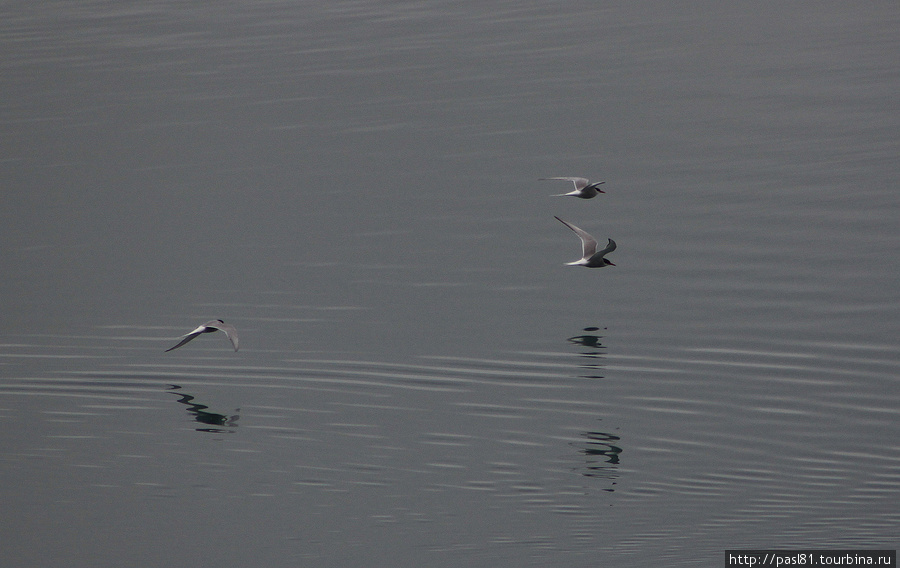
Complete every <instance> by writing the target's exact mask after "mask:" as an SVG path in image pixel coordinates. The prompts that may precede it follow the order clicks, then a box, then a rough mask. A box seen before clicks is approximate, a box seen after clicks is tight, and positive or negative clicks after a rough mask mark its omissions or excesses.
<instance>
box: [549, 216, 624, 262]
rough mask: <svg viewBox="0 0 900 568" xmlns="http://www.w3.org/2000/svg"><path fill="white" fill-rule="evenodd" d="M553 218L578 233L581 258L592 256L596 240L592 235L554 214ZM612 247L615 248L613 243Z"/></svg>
mask: <svg viewBox="0 0 900 568" xmlns="http://www.w3.org/2000/svg"><path fill="white" fill-rule="evenodd" d="M554 218H555V219H556V220H557V221H559V222H560V223H562V224H563V225H565V226H566V227H568V228H570V229H572V231H574V232H575V234H576V235H578V237H579V238H581V247H582V258H590V257H592V256H594V253H595V252H597V240H596V239H595V238H594V237H592V236H590V235H589V234H587V233H586V232H585V231H582V230H581V229H579V228H578V227H576V226H575V225H572V224H571V223H566V222H565V221H563V220H562V219H560V218H559V217H556V216H555V215H554ZM613 248H615V245H614V246H613Z"/></svg>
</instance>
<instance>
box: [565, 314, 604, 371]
mask: <svg viewBox="0 0 900 568" xmlns="http://www.w3.org/2000/svg"><path fill="white" fill-rule="evenodd" d="M603 329H606V328H603ZM584 331H585V332H587V333H585V334H583V335H576V336H574V337H570V338H569V339H567V341H568V342H569V343H574V344H575V345H580V346H581V347H584V348H586V349H587V350H586V351H582V353H581V356H582V357H584V358H587V359H591V360H592V361H591V362H590V363H586V364H584V365H582V367H583V368H585V369H591V370H593V371H596V372H597V373H598V374H590V375H582V376H583V377H584V378H586V379H602V378H603V375H601V374H599V372H600V369H601V368H602V367H603V365H602V362H601V361H602V359H603V358H604V351H602V350H604V349H606V346H605V345H603V344H602V343H601V342H600V340H601V339H603V336H602V335H596V334H595V333H593V332H596V331H600V328H599V327H594V326H590V327H586V328H584Z"/></svg>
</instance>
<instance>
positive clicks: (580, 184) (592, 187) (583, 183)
mask: <svg viewBox="0 0 900 568" xmlns="http://www.w3.org/2000/svg"><path fill="white" fill-rule="evenodd" d="M538 180H539V181H548V180H560V181H570V182H572V183H573V184H574V185H575V191H570V192H569V193H557V194H556V195H554V196H553V197H560V196H572V197H580V198H581V199H590V198H592V197H597V194H598V193H606V192H605V191H603V190H602V189H599V188H598V187H597V186H599V185H603V184H604V183H606V182H605V181H598V182H596V183H591V181H590V180H588V179H585V178H580V177H552V178H538Z"/></svg>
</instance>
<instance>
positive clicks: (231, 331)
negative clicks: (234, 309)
mask: <svg viewBox="0 0 900 568" xmlns="http://www.w3.org/2000/svg"><path fill="white" fill-rule="evenodd" d="M206 325H207V326H208V327H212V328H215V329H218V330H219V331H221V332H223V333H224V334H225V337H227V338H228V339H229V340H230V341H231V345H233V346H234V350H235V351H237V350H238V334H237V329H235V327H234V326H233V325H231V324H230V323H223V322H220V321H214V322H210V323H208V324H206Z"/></svg>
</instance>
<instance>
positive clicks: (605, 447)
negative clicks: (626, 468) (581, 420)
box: [572, 432, 622, 491]
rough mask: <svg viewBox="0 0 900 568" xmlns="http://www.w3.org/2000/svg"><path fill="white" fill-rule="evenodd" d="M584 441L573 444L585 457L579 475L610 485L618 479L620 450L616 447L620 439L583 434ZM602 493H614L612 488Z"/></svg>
mask: <svg viewBox="0 0 900 568" xmlns="http://www.w3.org/2000/svg"><path fill="white" fill-rule="evenodd" d="M581 436H582V437H583V438H586V440H585V441H579V442H573V443H572V445H573V446H574V447H576V448H578V452H579V453H581V454H583V455H584V456H585V464H584V466H582V471H581V475H583V476H585V477H593V478H597V479H608V480H610V481H611V485H615V484H616V482H615V480H616V479H617V478H618V477H619V472H618V466H619V454H621V453H622V448H621V447H620V446H619V445H618V442H619V440H620V439H621V438H619V437H618V436H616V435H615V434H609V433H607V432H583V433H582V434H581ZM604 491H614V489H613V488H612V487H609V488H606V489H604Z"/></svg>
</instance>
